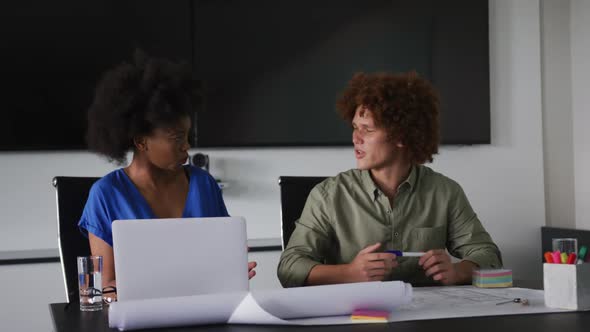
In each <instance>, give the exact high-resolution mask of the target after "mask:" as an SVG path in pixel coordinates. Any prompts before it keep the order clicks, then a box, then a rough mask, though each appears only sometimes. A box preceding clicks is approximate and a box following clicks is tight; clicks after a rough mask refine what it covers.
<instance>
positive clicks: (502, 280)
mask: <svg viewBox="0 0 590 332" xmlns="http://www.w3.org/2000/svg"><path fill="white" fill-rule="evenodd" d="M473 286H476V287H483V288H497V287H512V270H509V269H486V270H474V271H473Z"/></svg>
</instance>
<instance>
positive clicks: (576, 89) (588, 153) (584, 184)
mask: <svg viewBox="0 0 590 332" xmlns="http://www.w3.org/2000/svg"><path fill="white" fill-rule="evenodd" d="M589 33H590V1H588V0H572V2H571V48H572V114H573V127H574V130H573V135H574V174H575V179H576V182H575V193H576V197H575V200H576V226H577V227H578V228H584V229H590V171H589V170H590V147H589V142H590V130H588V124H590V102H589V101H588V95H589V94H590V83H589V80H590V37H589V36H588V34H589Z"/></svg>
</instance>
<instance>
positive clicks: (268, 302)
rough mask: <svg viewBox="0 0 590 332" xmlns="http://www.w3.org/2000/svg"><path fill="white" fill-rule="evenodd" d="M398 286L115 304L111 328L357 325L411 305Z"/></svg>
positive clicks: (408, 290)
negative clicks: (359, 315) (357, 315)
mask: <svg viewBox="0 0 590 332" xmlns="http://www.w3.org/2000/svg"><path fill="white" fill-rule="evenodd" d="M411 299H412V286H410V285H409V284H405V283H403V282H400V281H388V282H366V283H356V284H343V285H329V286H312V287H301V288H290V289H277V290H267V291H257V292H253V293H247V292H236V293H224V294H210V295H195V296H186V297H174V298H161V299H150V300H133V301H124V302H123V301H122V302H115V303H112V304H111V305H110V308H109V326H110V327H114V328H118V329H119V330H134V329H140V328H154V327H172V326H186V325H199V324H220V323H232V324H272V325H327V324H329V325H334V324H355V323H357V322H354V321H352V320H351V319H350V314H351V313H352V312H353V311H354V310H355V309H360V308H364V309H374V310H388V311H391V310H393V309H394V308H395V307H398V306H400V305H403V304H408V303H410V301H411Z"/></svg>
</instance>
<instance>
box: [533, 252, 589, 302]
mask: <svg viewBox="0 0 590 332" xmlns="http://www.w3.org/2000/svg"><path fill="white" fill-rule="evenodd" d="M543 288H544V290H545V305H546V306H547V307H549V308H560V309H572V310H589V309H590V264H549V263H545V264H543Z"/></svg>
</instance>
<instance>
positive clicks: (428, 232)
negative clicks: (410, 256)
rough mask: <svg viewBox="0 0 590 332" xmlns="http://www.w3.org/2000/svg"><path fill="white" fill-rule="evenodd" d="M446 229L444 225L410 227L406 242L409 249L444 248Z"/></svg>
mask: <svg viewBox="0 0 590 332" xmlns="http://www.w3.org/2000/svg"><path fill="white" fill-rule="evenodd" d="M446 242H447V229H446V227H445V226H438V227H418V228H414V229H412V231H411V232H410V238H409V242H408V244H407V245H408V249H406V250H410V251H428V250H431V249H445V248H446Z"/></svg>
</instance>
